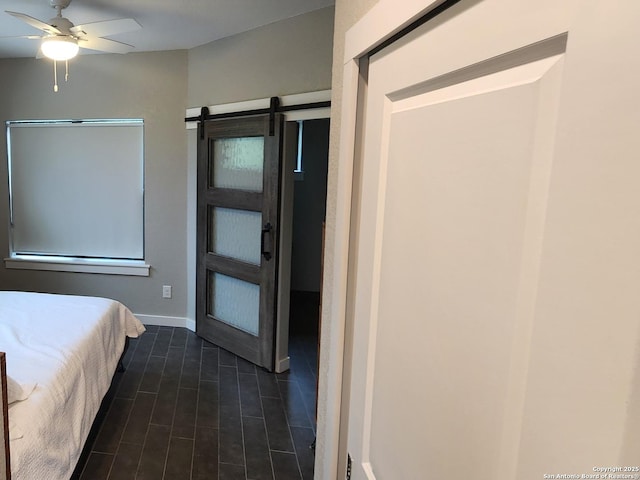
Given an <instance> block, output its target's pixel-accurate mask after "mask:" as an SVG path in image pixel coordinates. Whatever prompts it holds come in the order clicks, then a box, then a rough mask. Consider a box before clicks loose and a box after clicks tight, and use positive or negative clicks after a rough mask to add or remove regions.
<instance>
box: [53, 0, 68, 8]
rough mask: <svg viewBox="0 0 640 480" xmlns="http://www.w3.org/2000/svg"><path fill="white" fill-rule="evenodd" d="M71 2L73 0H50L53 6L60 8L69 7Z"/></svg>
mask: <svg viewBox="0 0 640 480" xmlns="http://www.w3.org/2000/svg"><path fill="white" fill-rule="evenodd" d="M70 3H71V0H49V4H50V5H51V6H52V7H53V8H60V9H63V8H67V7H68V6H69V4H70Z"/></svg>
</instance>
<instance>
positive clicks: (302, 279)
mask: <svg viewBox="0 0 640 480" xmlns="http://www.w3.org/2000/svg"><path fill="white" fill-rule="evenodd" d="M297 123H298V142H297V144H298V161H297V162H295V163H296V164H297V166H296V168H295V172H294V182H293V212H292V224H291V225H292V228H291V275H290V303H289V307H290V308H289V358H290V370H289V374H288V375H289V376H288V378H289V380H291V381H293V382H296V383H297V385H298V387H299V391H300V394H301V399H302V401H303V404H304V408H305V410H306V413H307V416H308V418H309V419H310V421H311V424H312V425H313V434H314V437H315V433H316V401H317V385H318V351H319V348H318V347H319V327H320V325H319V323H320V308H321V306H320V301H321V298H322V268H323V264H322V253H323V246H324V242H323V238H324V220H325V211H326V200H327V170H328V159H329V124H330V121H329V118H320V119H313V120H304V121H299V122H297Z"/></svg>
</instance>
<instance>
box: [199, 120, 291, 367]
mask: <svg viewBox="0 0 640 480" xmlns="http://www.w3.org/2000/svg"><path fill="white" fill-rule="evenodd" d="M200 129H201V130H200V132H199V134H200V135H201V136H200V140H199V143H198V207H197V208H198V212H197V224H198V227H197V228H198V232H197V242H198V245H197V256H198V260H197V261H198V265H197V279H196V289H197V298H196V302H197V305H196V315H197V316H196V331H197V333H198V335H200V336H201V337H203V338H205V339H206V340H209V341H210V342H212V343H214V344H216V345H219V346H221V347H222V348H224V349H226V350H229V351H231V352H233V353H235V354H236V355H238V356H240V357H243V358H245V359H247V360H249V361H251V362H253V363H255V364H257V365H260V366H262V367H265V368H267V369H269V370H272V369H273V362H274V359H273V345H274V319H275V308H276V307H275V295H276V280H277V279H276V274H277V263H278V246H277V244H276V242H277V239H278V229H279V220H278V212H279V210H278V190H279V186H278V181H279V178H280V176H279V166H280V147H281V142H280V138H281V129H282V118H281V116H279V115H276V116H275V118H274V119H273V120H272V121H270V118H269V116H268V115H264V116H255V117H246V118H239V119H225V120H213V121H206V122H204V124H203V125H201V126H200ZM202 129H204V131H202Z"/></svg>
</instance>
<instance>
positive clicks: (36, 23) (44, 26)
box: [5, 10, 62, 35]
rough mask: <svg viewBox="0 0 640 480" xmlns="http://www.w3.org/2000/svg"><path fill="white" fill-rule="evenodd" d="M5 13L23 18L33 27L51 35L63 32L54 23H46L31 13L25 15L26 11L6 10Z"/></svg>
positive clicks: (19, 18)
mask: <svg viewBox="0 0 640 480" xmlns="http://www.w3.org/2000/svg"><path fill="white" fill-rule="evenodd" d="M5 13H8V14H9V15H11V16H12V17H15V18H17V19H18V20H22V21H23V22H25V23H27V24H29V25H31V26H32V27H33V28H37V29H38V30H42V31H43V32H46V33H48V34H50V35H56V34H58V35H59V34H61V33H62V32H61V31H60V30H58V29H57V28H56V27H54V26H53V25H49V24H48V23H44V22H42V21H40V20H38V19H37V18H33V17H30V16H29V15H25V14H24V13H19V12H10V11H9V10H5Z"/></svg>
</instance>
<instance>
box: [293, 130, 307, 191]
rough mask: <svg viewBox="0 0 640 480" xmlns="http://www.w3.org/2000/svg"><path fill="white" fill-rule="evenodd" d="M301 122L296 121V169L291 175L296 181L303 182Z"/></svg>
mask: <svg viewBox="0 0 640 480" xmlns="http://www.w3.org/2000/svg"><path fill="white" fill-rule="evenodd" d="M303 123H304V122H303V121H302V120H298V157H297V158H296V168H294V169H293V175H294V178H295V179H296V180H304V170H303V169H302V125H303Z"/></svg>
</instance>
